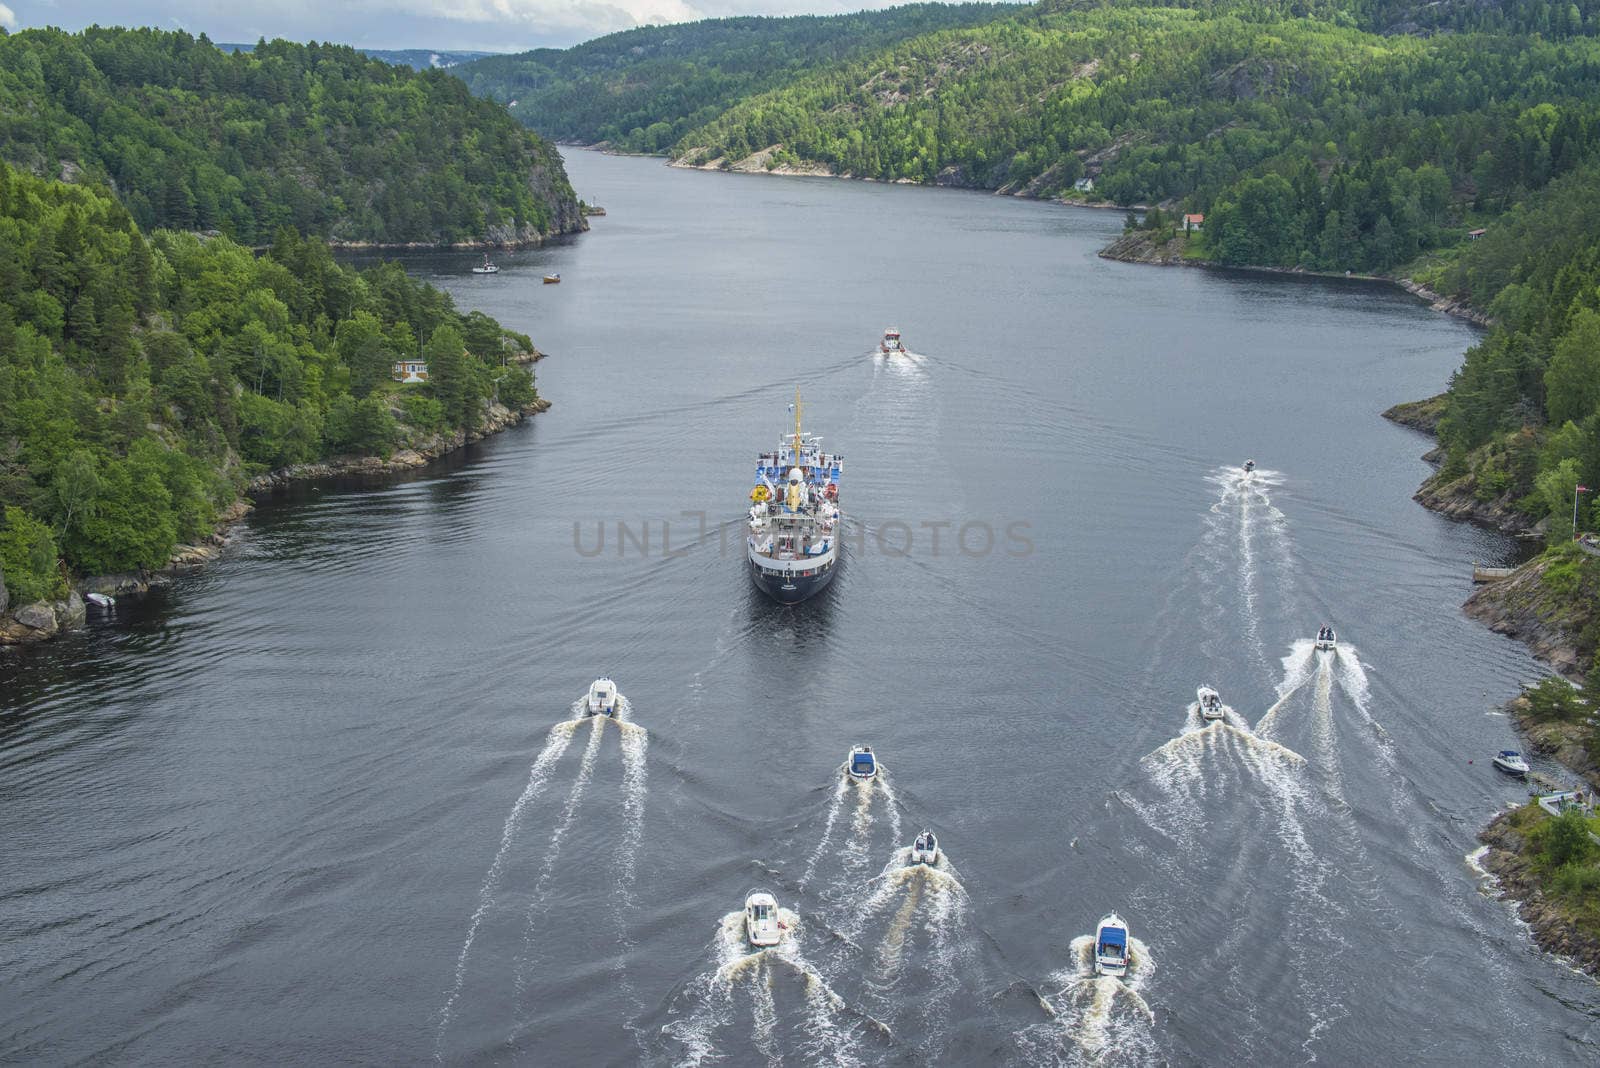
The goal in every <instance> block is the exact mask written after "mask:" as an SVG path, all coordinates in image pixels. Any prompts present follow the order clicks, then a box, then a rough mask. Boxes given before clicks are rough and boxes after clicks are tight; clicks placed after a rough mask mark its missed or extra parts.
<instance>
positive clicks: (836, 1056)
mask: <svg viewBox="0 0 1600 1068" xmlns="http://www.w3.org/2000/svg"><path fill="white" fill-rule="evenodd" d="M778 919H779V922H780V923H781V924H783V925H784V927H785V928H786V930H787V935H786V937H785V938H784V940H783V941H782V942H780V943H779V944H778V945H776V946H772V947H770V948H768V949H758V950H752V949H751V947H750V945H749V943H748V942H746V941H745V931H744V913H743V912H742V911H739V912H730V913H728V914H727V915H726V916H724V917H723V918H722V921H721V923H719V924H718V926H717V931H716V934H715V935H714V936H713V939H712V946H711V949H712V956H713V963H712V967H711V968H710V969H709V970H708V971H706V972H704V973H702V974H701V975H699V976H697V977H695V978H694V979H693V980H691V981H690V982H689V983H687V984H686V985H685V986H684V987H683V988H682V990H681V991H680V992H679V994H678V996H677V997H676V998H675V999H674V1003H673V1005H672V1006H671V1007H670V1008H669V1009H668V1013H667V1015H668V1017H669V1019H668V1021H667V1022H666V1023H665V1024H664V1025H663V1026H662V1028H661V1035H662V1037H663V1039H664V1040H665V1041H666V1042H667V1044H668V1046H669V1051H668V1053H669V1057H670V1059H671V1061H672V1063H674V1064H676V1065H683V1066H689V1065H700V1064H706V1063H718V1062H731V1063H749V1062H751V1061H755V1060H760V1061H765V1062H766V1063H767V1064H769V1065H780V1064H783V1063H784V1062H785V1061H789V1060H792V1061H795V1062H797V1063H807V1064H837V1065H859V1064H862V1063H863V1061H862V1060H861V1057H860V1053H861V1052H862V1046H863V1043H864V1041H866V1040H868V1039H869V1038H870V1037H871V1036H872V1035H874V1034H875V1035H877V1036H879V1037H886V1032H885V1029H884V1028H883V1027H882V1025H881V1024H878V1023H877V1022H876V1021H874V1020H872V1019H871V1018H870V1017H867V1016H864V1015H862V1014H860V1013H855V1012H852V1011H851V1010H850V1009H849V1007H848V1006H847V1005H846V1004H845V1001H844V999H843V998H841V997H840V996H839V995H838V994H837V993H835V992H834V990H833V988H832V987H830V986H829V985H828V983H827V981H826V980H825V979H824V978H823V977H822V975H821V974H820V973H819V972H818V971H817V970H816V969H815V968H814V967H812V966H811V964H810V963H809V962H808V961H807V960H806V959H805V956H804V955H803V954H802V951H801V943H802V940H803V928H802V924H801V922H800V918H799V917H798V916H797V915H795V913H793V912H791V911H789V910H788V909H784V908H780V909H779V910H778ZM740 1025H742V1026H740ZM746 1043H748V1045H746Z"/></svg>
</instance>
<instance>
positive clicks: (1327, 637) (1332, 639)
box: [1317, 627, 1339, 650]
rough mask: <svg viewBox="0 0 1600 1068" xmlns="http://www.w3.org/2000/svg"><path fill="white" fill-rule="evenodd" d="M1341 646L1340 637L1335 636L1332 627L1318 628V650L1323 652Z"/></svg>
mask: <svg viewBox="0 0 1600 1068" xmlns="http://www.w3.org/2000/svg"><path fill="white" fill-rule="evenodd" d="M1338 644H1339V636H1338V635H1336V634H1334V632H1333V628H1332V627H1318V628H1317V648H1318V649H1321V650H1329V649H1333V648H1334V647H1335V646H1337V645H1338Z"/></svg>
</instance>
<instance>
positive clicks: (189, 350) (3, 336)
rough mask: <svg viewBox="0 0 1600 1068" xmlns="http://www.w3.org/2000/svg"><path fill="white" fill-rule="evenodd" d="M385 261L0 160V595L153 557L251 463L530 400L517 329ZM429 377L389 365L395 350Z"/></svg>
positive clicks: (59, 590) (221, 499) (364, 449)
mask: <svg viewBox="0 0 1600 1068" xmlns="http://www.w3.org/2000/svg"><path fill="white" fill-rule="evenodd" d="M531 347H532V345H531V341H530V340H529V339H528V338H527V337H524V336H522V335H518V334H512V333H510V332H508V331H506V330H504V329H502V328H501V327H500V325H499V324H498V323H496V322H495V321H494V320H492V319H489V318H488V317H486V316H484V315H482V314H480V313H477V312H473V313H471V314H468V315H462V314H461V313H460V312H458V311H457V310H456V309H455V307H454V306H453V304H452V302H451V300H450V298H449V297H448V296H446V295H445V294H443V293H440V292H439V291H437V290H435V289H432V288H431V287H429V286H426V285H423V284H421V283H419V282H415V281H413V280H412V279H411V278H409V277H408V276H407V275H406V273H405V272H404V270H402V269H401V268H400V266H399V265H398V264H386V265H384V266H381V267H377V268H373V269H371V270H367V271H362V272H357V271H354V270H351V269H349V268H346V267H342V266H340V265H339V264H337V263H335V262H334V260H333V257H332V255H331V253H330V252H329V249H328V247H327V245H326V244H325V243H323V242H322V241H320V240H317V239H302V238H301V237H300V235H299V234H297V233H296V232H295V231H294V230H293V229H292V228H290V227H288V226H284V227H282V228H280V229H279V231H278V232H277V234H276V236H275V238H274V240H273V242H272V245H271V248H270V250H269V251H267V252H266V253H265V254H262V255H257V254H255V253H253V252H252V251H251V250H250V249H248V248H245V247H243V246H241V245H239V244H237V243H235V242H234V241H232V240H230V239H229V238H226V237H220V236H219V237H211V238H205V237H202V236H200V235H197V234H193V233H184V232H175V231H168V230H159V231H156V232H155V233H153V234H151V235H150V236H148V237H146V236H145V235H144V234H143V233H142V232H141V230H140V228H139V226H138V225H137V223H136V222H135V221H134V219H133V217H132V215H131V213H130V212H129V210H128V209H127V208H126V207H125V206H124V205H123V204H122V203H121V202H119V201H118V200H117V199H116V198H115V197H113V196H112V195H111V194H110V193H109V192H108V191H106V190H105V189H103V188H100V187H94V186H88V185H83V184H67V183H63V182H59V181H53V180H48V179H42V178H37V177H34V176H32V175H28V174H24V173H21V172H19V171H17V170H16V169H14V168H12V167H9V166H6V165H4V164H0V502H4V504H3V511H4V514H3V517H0V573H3V576H4V588H5V589H6V590H7V591H8V598H9V600H10V602H11V604H12V605H13V607H15V606H18V605H22V604H26V603H28V602H31V601H38V600H41V599H49V598H54V597H59V596H61V595H63V594H64V593H65V592H66V586H67V581H68V579H69V577H71V576H73V575H75V574H87V573H107V572H116V571H123V570H131V569H138V568H156V567H160V566H162V565H163V564H165V563H166V561H167V559H168V556H169V554H170V553H171V552H172V550H173V547H174V546H175V545H176V544H178V543H179V542H180V541H185V540H190V539H194V538H198V537H201V536H203V535H206V534H209V533H210V532H211V529H212V524H213V522H214V519H215V517H216V515H217V514H218V512H219V511H220V510H222V509H223V508H226V507H227V506H228V505H230V504H232V503H233V501H234V500H236V499H237V497H238V495H239V493H240V491H241V490H242V488H243V485H244V483H245V481H246V479H247V478H248V477H249V476H250V475H251V474H253V473H256V472H259V471H263V470H265V469H268V468H272V467H277V466H279V465H283V464H291V463H296V462H300V461H308V460H314V459H317V458H319V457H322V456H326V455H329V454H334V453H363V454H376V455H384V454H387V453H389V452H390V451H391V450H393V449H396V448H399V447H402V446H407V445H417V444H420V443H422V442H424V441H426V440H428V439H431V438H433V437H434V436H435V435H438V434H450V433H452V432H455V431H458V430H464V429H470V428H472V427H473V426H474V425H475V424H476V422H477V421H478V419H479V418H480V417H481V415H482V413H483V411H484V402H485V401H486V400H487V399H488V398H491V397H493V398H494V399H497V400H499V401H500V402H502V403H504V404H506V405H509V406H521V405H526V404H529V403H531V402H532V401H533V400H534V399H535V394H534V386H533V379H532V376H531V374H529V372H528V371H527V370H525V369H524V368H522V367H521V366H519V365H517V364H516V363H509V362H508V360H509V357H511V356H513V355H517V354H520V353H525V352H527V351H529V350H530V349H531ZM419 351H420V354H421V356H422V357H423V358H424V359H427V360H428V361H429V365H430V371H431V378H430V380H429V382H428V384H427V385H426V386H400V385H398V384H397V383H393V382H392V381H391V366H392V362H393V361H394V360H395V359H397V358H399V357H401V356H414V355H417V354H418V353H419Z"/></svg>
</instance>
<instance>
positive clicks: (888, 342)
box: [878, 326, 906, 356]
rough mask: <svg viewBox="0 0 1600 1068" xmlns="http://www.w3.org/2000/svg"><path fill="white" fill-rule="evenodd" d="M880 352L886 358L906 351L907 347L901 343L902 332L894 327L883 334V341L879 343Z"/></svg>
mask: <svg viewBox="0 0 1600 1068" xmlns="http://www.w3.org/2000/svg"><path fill="white" fill-rule="evenodd" d="M878 351H879V352H880V353H882V354H883V355H885V356H888V355H890V354H891V353H896V352H904V351H906V349H905V346H904V345H902V344H901V343H900V331H898V330H896V329H895V328H894V327H892V326H891V327H890V328H889V329H887V330H885V331H884V332H883V340H882V341H880V342H878Z"/></svg>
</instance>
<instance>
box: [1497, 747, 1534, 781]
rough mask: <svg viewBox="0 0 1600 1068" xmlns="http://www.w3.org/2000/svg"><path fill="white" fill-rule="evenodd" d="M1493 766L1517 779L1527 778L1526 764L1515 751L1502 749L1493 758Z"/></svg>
mask: <svg viewBox="0 0 1600 1068" xmlns="http://www.w3.org/2000/svg"><path fill="white" fill-rule="evenodd" d="M1494 766H1495V767H1497V768H1499V769H1500V770H1501V771H1503V772H1505V773H1506V774H1507V775H1511V776H1514V777H1516V778H1518V779H1526V778H1527V777H1528V762H1527V761H1526V760H1523V759H1522V754H1521V753H1519V752H1517V751H1516V750H1515V749H1502V750H1500V752H1499V754H1498V755H1496V756H1495V758H1494Z"/></svg>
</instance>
